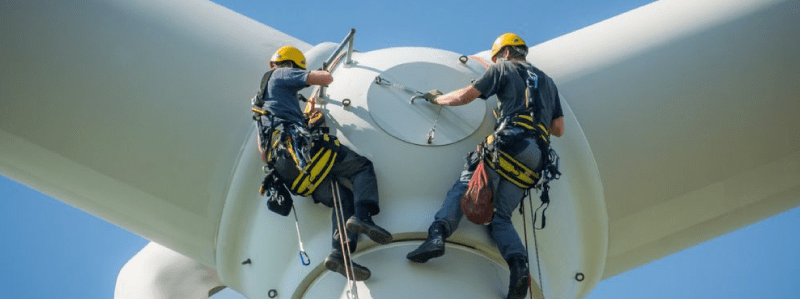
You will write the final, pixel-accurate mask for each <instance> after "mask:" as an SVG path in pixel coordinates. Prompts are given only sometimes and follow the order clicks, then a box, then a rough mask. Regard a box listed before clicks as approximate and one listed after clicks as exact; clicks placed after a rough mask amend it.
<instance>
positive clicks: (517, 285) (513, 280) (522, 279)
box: [506, 256, 530, 299]
mask: <svg viewBox="0 0 800 299" xmlns="http://www.w3.org/2000/svg"><path fill="white" fill-rule="evenodd" d="M508 270H509V272H511V276H510V277H509V278H508V296H506V299H522V298H525V296H526V295H527V294H528V284H529V283H530V272H528V259H527V258H526V257H525V256H513V257H511V258H509V259H508Z"/></svg>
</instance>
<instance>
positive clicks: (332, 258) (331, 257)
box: [325, 250, 372, 281]
mask: <svg viewBox="0 0 800 299" xmlns="http://www.w3.org/2000/svg"><path fill="white" fill-rule="evenodd" d="M345 265H346V264H345V260H344V256H343V255H342V252H341V251H339V250H333V251H331V253H330V254H328V257H326V258H325V268H328V270H331V271H333V272H336V273H339V274H342V276H344V277H347V272H346V271H345ZM350 270H351V272H352V273H353V279H355V280H356V281H364V280H367V279H369V277H370V276H371V275H372V272H370V271H369V269H367V267H364V266H362V265H359V264H356V263H355V262H353V269H350Z"/></svg>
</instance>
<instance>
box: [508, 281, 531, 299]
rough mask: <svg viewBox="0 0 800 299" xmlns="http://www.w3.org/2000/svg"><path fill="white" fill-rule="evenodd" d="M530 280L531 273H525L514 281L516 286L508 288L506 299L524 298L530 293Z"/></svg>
mask: <svg viewBox="0 0 800 299" xmlns="http://www.w3.org/2000/svg"><path fill="white" fill-rule="evenodd" d="M529 281H530V276H529V275H523V276H521V277H520V278H519V279H517V281H515V282H514V288H513V289H511V290H508V296H506V299H522V298H525V296H527V295H528V283H529Z"/></svg>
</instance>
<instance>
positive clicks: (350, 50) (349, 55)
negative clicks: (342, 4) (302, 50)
mask: <svg viewBox="0 0 800 299" xmlns="http://www.w3.org/2000/svg"><path fill="white" fill-rule="evenodd" d="M355 35H356V29H355V28H350V31H349V32H348V33H347V36H345V37H344V40H342V42H341V43H340V44H339V46H338V47H336V50H335V51H333V53H331V56H330V57H328V59H327V60H325V62H323V63H322V69H323V70H326V71H330V70H329V69H328V67H330V66H331V64H333V61H334V60H335V59H336V57H337V56H339V53H341V52H342V50H343V49H344V46H345V45H347V59H346V60H345V62H344V63H345V64H347V65H350V64H351V63H353V59H352V56H353V36H355ZM324 94H325V86H320V88H319V92H317V98H318V99H322V96H323V95H324Z"/></svg>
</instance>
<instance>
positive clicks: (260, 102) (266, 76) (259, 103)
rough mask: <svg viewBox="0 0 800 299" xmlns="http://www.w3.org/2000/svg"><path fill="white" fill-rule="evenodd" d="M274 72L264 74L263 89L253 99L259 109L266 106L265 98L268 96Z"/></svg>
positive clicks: (262, 79)
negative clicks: (269, 84) (268, 87)
mask: <svg viewBox="0 0 800 299" xmlns="http://www.w3.org/2000/svg"><path fill="white" fill-rule="evenodd" d="M273 71H274V70H269V71H267V72H266V73H264V77H262V78H261V87H260V88H259V89H258V94H256V97H255V98H253V105H255V106H258V107H259V108H260V107H263V106H264V97H265V96H266V95H267V84H268V83H269V78H271V77H272V72H273Z"/></svg>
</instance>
